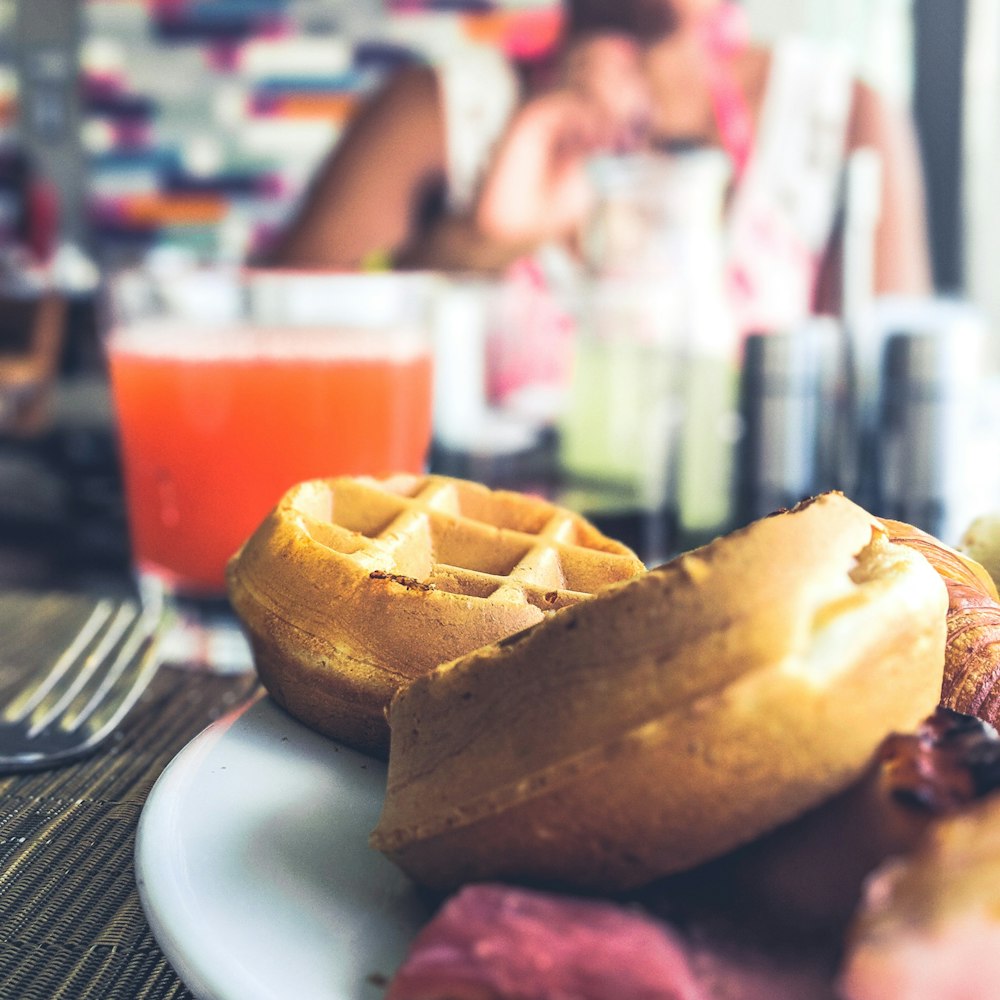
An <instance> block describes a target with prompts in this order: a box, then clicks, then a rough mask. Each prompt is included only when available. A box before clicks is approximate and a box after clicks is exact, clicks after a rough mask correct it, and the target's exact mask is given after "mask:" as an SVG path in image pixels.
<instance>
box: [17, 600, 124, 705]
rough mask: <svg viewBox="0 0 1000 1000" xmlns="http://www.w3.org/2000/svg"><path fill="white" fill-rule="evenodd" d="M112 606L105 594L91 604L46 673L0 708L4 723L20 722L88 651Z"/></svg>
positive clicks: (105, 621) (110, 613)
mask: <svg viewBox="0 0 1000 1000" xmlns="http://www.w3.org/2000/svg"><path fill="white" fill-rule="evenodd" d="M113 610H114V602H113V601H111V600H110V599H108V598H104V599H102V600H100V601H98V602H97V604H96V605H94V610H93V611H92V612H91V613H90V617H89V618H88V619H87V620H86V621H85V622H84V624H83V625H82V627H81V628H80V631H79V632H78V633H77V634H76V636H74V638H73V641H72V642H71V643H70V644H69V646H67V647H66V649H65V650H64V651H63V653H62V654H61V655H60V656H59V657H58V658H57V659H56V661H55V663H53V664H52V667H51V668H50V670H49V672H48V674H46V675H45V677H44V678H42V680H41V681H39V682H38V684H37V685H35V687H33V688H28V689H26V690H25V691H24V692H22V694H21V695H20V696H18V697H17V698H14V699H13V700H12V701H11V702H10V704H8V705H7V706H6V708H5V709H4V711H3V721H4V722H7V723H17V722H22V721H23V720H24V719H26V718H27V717H28V716H29V715H30V714H31V713H32V712H33V711H34V710H35V709H36V708H37V707H38V705H39V704H40V703H41V702H42V700H43V699H44V698H45V697H46V696H47V695H48V694H49V693H50V692H51V691H52V689H53V688H54V687H55V686H56V685H57V684H58V683H59V682H60V681H61V680H62V678H63V677H64V676H65V675H66V672H67V671H68V670H69V669H70V668H71V667H72V666H73V665H74V664H75V663H77V662H78V661H79V660H80V659H81V658H83V657H85V656H86V655H87V652H88V650H89V649H90V648H91V647H92V645H93V644H94V642H95V641H97V639H98V636H99V635H100V634H101V630H102V629H103V628H104V627H105V625H106V624H107V622H108V620H109V619H110V617H111V615H112V612H113Z"/></svg>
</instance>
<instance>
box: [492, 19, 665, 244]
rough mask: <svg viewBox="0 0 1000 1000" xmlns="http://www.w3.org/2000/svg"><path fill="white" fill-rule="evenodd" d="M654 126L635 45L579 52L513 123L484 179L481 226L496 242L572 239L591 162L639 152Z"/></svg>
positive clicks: (586, 46) (587, 45) (600, 41)
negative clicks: (597, 156)
mask: <svg viewBox="0 0 1000 1000" xmlns="http://www.w3.org/2000/svg"><path fill="white" fill-rule="evenodd" d="M648 120H649V97H648V93H647V89H646V85H645V82H644V80H643V77H642V71H641V66H640V61H639V51H638V48H637V46H636V45H635V44H634V43H632V42H630V41H629V40H627V39H625V38H621V37H618V36H604V37H599V38H593V39H591V40H589V41H587V42H583V43H580V44H579V45H577V46H575V47H574V48H573V49H571V50H570V51H569V52H567V54H566V56H565V59H564V61H563V66H562V77H561V80H560V86H559V87H557V88H556V89H554V90H552V91H550V92H548V93H545V94H542V95H541V96H539V97H536V98H534V99H532V100H530V101H528V102H527V103H526V104H525V105H524V106H523V107H522V108H521V109H520V111H519V112H518V113H517V114H516V115H515V116H514V119H513V120H512V122H511V124H510V127H509V128H508V130H507V133H506V135H505V136H504V138H503V140H502V142H501V144H500V146H499V148H498V150H497V153H496V155H495V158H494V161H493V164H492V167H491V169H490V171H489V172H488V174H487V176H486V178H485V180H484V183H483V187H482V190H481V192H480V195H479V199H478V203H477V206H476V214H475V221H476V224H477V225H478V227H479V228H480V229H481V230H482V232H483V233H484V234H486V235H488V236H489V237H490V238H493V239H498V240H503V241H504V242H507V243H516V244H525V245H535V244H538V243H541V242H544V241H547V240H550V239H559V238H563V237H566V236H568V235H570V234H572V233H574V232H575V231H576V230H578V228H579V226H580V224H581V223H582V222H583V220H584V219H585V217H586V215H587V212H588V210H589V207H590V203H591V191H590V187H589V184H588V182H587V178H586V174H585V171H584V164H585V161H586V159H587V157H588V156H590V155H592V154H594V153H596V152H598V151H617V152H623V151H626V150H629V149H633V148H636V147H637V146H639V145H641V144H642V142H643V141H644V139H645V132H646V126H647V123H648Z"/></svg>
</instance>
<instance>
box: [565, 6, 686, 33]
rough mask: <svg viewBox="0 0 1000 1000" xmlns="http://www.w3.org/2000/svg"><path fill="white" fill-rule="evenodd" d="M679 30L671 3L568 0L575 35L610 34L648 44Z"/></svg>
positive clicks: (568, 23)
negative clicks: (676, 29) (627, 36)
mask: <svg viewBox="0 0 1000 1000" xmlns="http://www.w3.org/2000/svg"><path fill="white" fill-rule="evenodd" d="M676 27H677V15H676V13H675V11H674V8H673V5H672V4H671V3H670V0H566V29H567V33H568V34H569V35H571V36H574V35H591V34H600V33H605V32H608V33H613V34H623V35H630V36H631V37H633V38H635V39H637V40H638V41H640V42H647V41H655V40H656V39H658V38H663V37H664V36H665V35H669V34H670V32H672V31H673V30H674V28H676Z"/></svg>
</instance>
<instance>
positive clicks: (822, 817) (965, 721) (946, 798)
mask: <svg viewBox="0 0 1000 1000" xmlns="http://www.w3.org/2000/svg"><path fill="white" fill-rule="evenodd" d="M998 788H1000V738H998V736H997V733H996V731H995V730H994V729H993V728H992V727H991V726H988V725H987V724H986V723H984V722H983V721H982V720H980V719H975V718H973V717H972V716H968V715H961V714H959V713H957V712H952V711H951V710H949V709H945V708H938V709H937V710H936V711H935V713H934V714H933V715H932V716H930V717H928V718H927V719H925V720H924V721H923V722H922V723H921V724H920V725H919V726H918V727H917V728H916V729H915V730H913V731H911V732H905V733H902V732H900V733H893V734H891V735H890V736H888V737H887V738H886V739H885V740H884V741H883V742H882V744H881V746H880V747H879V748H878V750H877V751H876V753H875V756H874V759H873V760H872V762H871V766H870V767H869V768H868V769H867V770H866V771H865V773H864V774H863V775H862V777H861V778H860V779H859V780H858V781H856V782H854V784H852V785H851V786H850V787H849V788H847V789H846V790H845V791H844V792H841V793H840V794H839V795H835V796H834V797H833V798H831V799H828V800H827V801H825V802H823V803H822V804H821V805H819V806H818V807H816V808H815V809H812V810H810V811H809V812H807V813H805V814H804V815H802V816H800V817H797V818H796V819H794V820H793V821H792V822H790V823H786V824H784V825H783V826H781V827H779V828H778V829H776V830H774V831H772V832H771V833H768V834H765V835H764V836H762V837H759V838H758V839H757V840H755V841H753V842H752V843H750V844H747V845H745V846H744V847H742V848H739V849H737V850H735V851H731V852H729V853H728V854H726V855H725V856H723V857H721V858H718V859H715V860H714V861H711V862H709V863H708V864H706V865H702V866H700V867H699V868H697V869H695V870H693V871H690V872H685V873H684V874H683V875H680V876H677V877H674V878H668V879H663V880H661V881H660V882H658V883H656V884H655V885H654V886H651V887H649V888H648V889H646V890H644V891H643V892H642V893H641V899H642V901H643V903H644V905H646V906H647V907H648V908H649V909H651V910H652V911H653V912H655V913H658V914H661V915H665V916H669V917H673V918H677V917H679V916H683V918H684V922H690V921H691V920H695V921H697V920H698V919H699V918H705V917H706V916H710V917H711V918H712V919H715V920H717V919H718V918H719V916H720V915H725V916H726V917H727V919H729V921H730V922H731V923H732V924H734V925H736V926H743V925H745V924H747V923H750V922H752V923H753V924H754V925H756V926H759V927H762V928H764V929H765V930H766V931H767V933H768V934H769V935H770V936H771V937H772V938H778V939H780V940H782V941H786V942H787V941H789V940H794V941H797V942H803V941H820V940H822V941H839V940H840V938H841V937H842V935H843V932H844V929H845V927H846V925H847V923H848V921H849V919H850V918H851V916H852V914H853V913H854V912H855V910H856V909H857V906H858V903H859V902H860V900H861V895H862V887H863V884H864V881H865V879H866V878H867V876H868V875H869V873H870V872H872V871H873V870H874V869H875V868H877V867H878V866H879V865H880V864H882V863H883V862H884V861H885V860H886V859H887V858H890V857H894V856H898V855H904V854H907V853H908V852H910V851H912V850H913V849H914V847H915V846H916V845H917V844H918V843H919V842H920V840H921V838H922V837H923V836H924V835H925V833H926V831H927V829H928V827H929V826H931V825H932V824H933V823H935V822H937V821H938V820H940V819H941V818H942V817H947V816H953V815H956V814H957V813H959V812H961V811H962V810H963V809H966V808H967V807H969V806H970V805H972V804H973V803H975V802H977V801H978V800H979V799H981V798H983V797H985V796H987V795H992V794H994V793H995V792H996V791H997V789H998Z"/></svg>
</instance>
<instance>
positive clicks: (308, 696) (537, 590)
mask: <svg viewBox="0 0 1000 1000" xmlns="http://www.w3.org/2000/svg"><path fill="white" fill-rule="evenodd" d="M644 569H645V567H644V566H643V564H642V562H641V561H640V560H639V559H638V557H637V556H636V555H635V554H634V553H633V552H632V551H631V550H629V549H628V548H626V547H625V546H624V545H621V544H620V543H618V542H615V541H613V540H611V539H609V538H607V537H605V536H604V535H602V534H601V533H600V532H599V531H598V530H597V529H596V528H595V527H594V526H593V525H591V524H590V523H589V522H588V521H586V520H585V519H584V518H582V517H580V516H579V515H578V514H575V513H573V512H571V511H569V510H565V509H563V508H560V507H558V506H555V505H554V504H551V503H548V502H546V501H544V500H541V499H538V498H535V497H531V496H528V495H527V494H522V493H514V492H511V491H500V490H490V489H488V488H486V487H485V486H481V485H479V484H476V483H471V482H467V481H464V480H459V479H453V478H449V477H444V476H410V475H400V476H393V477H391V478H389V479H385V480H376V479H371V478H367V477H341V478H337V479H324V480H311V481H309V482H305V483H301V484H299V485H298V486H295V487H294V488H293V489H292V490H290V491H289V492H288V493H287V494H286V495H285V496H284V497H283V498H282V499H281V501H280V502H279V503H278V505H277V507H276V508H275V510H274V511H273V512H272V513H271V514H270V515H269V516H268V517H267V519H266V520H265V521H264V522H263V524H262V525H261V526H260V527H259V528H258V530H257V531H256V532H255V533H254V534H253V536H252V537H251V538H250V539H249V540H248V541H247V543H246V544H245V545H244V546H243V548H242V550H241V551H240V552H239V553H238V554H237V555H236V556H235V557H234V558H233V560H232V561H231V563H230V567H229V591H230V598H231V601H232V603H233V606H234V608H235V609H236V612H237V614H238V615H239V616H240V618H241V619H242V621H243V623H244V626H245V628H246V631H247V634H248V636H249V638H250V641H251V645H252V646H253V649H254V658H255V663H256V666H257V670H258V673H259V674H260V676H261V679H262V681H263V683H264V685H265V686H266V687H267V689H268V691H269V692H270V693H271V695H272V696H273V697H274V698H275V699H276V700H277V701H278V702H279V703H280V704H282V705H284V706H285V708H286V709H287V710H288V711H290V712H291V713H292V714H293V715H295V716H297V717H298V718H300V719H301V720H302V721H304V722H306V723H307V724H308V725H310V726H312V727H313V728H316V729H319V730H320V731H322V732H324V733H327V734H328V735H331V736H335V737H337V738H339V739H341V740H343V741H344V742H347V743H350V744H352V745H354V746H360V747H362V748H364V749H367V750H370V751H373V752H378V753H382V754H384V753H385V752H386V750H387V747H388V726H387V724H386V721H385V709H386V707H387V706H388V703H389V701H390V700H391V698H392V695H393V694H394V693H395V692H396V691H397V690H398V689H399V688H400V687H401V686H403V685H404V684H406V683H407V682H409V681H410V680H412V679H413V678H415V677H418V676H420V675H421V674H423V673H426V672H427V671H428V670H430V669H431V668H433V667H435V666H437V665H438V664H439V663H442V662H445V661H447V660H451V659H454V658H455V657H457V656H460V655H463V654H464V653H466V652H469V651H470V650H472V649H476V648H478V647H479V646H482V645H485V644H486V643H489V642H493V641H496V640H498V639H501V638H504V637H506V636H508V635H511V634H512V633H514V632H518V631H520V630H521V629H524V628H527V627H528V626H530V625H534V624H536V623H537V622H539V621H541V620H542V619H543V618H544V617H545V616H546V615H547V614H548V613H550V612H552V611H556V610H558V609H559V608H563V607H567V606H569V605H572V604H577V603H579V602H580V601H583V600H587V599H588V598H589V597H591V596H592V595H593V594H595V593H597V592H598V591H599V590H601V589H602V588H603V587H605V586H607V585H608V584H611V583H615V582H618V581H622V580H627V579H629V578H631V577H633V576H636V575H637V574H639V573H642V572H643V571H644Z"/></svg>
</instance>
